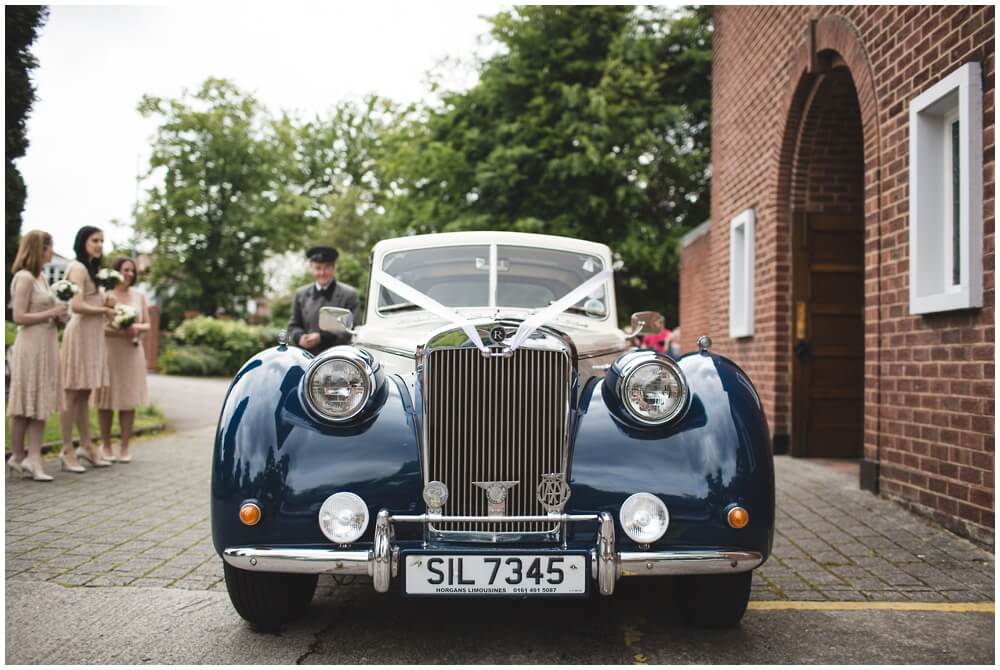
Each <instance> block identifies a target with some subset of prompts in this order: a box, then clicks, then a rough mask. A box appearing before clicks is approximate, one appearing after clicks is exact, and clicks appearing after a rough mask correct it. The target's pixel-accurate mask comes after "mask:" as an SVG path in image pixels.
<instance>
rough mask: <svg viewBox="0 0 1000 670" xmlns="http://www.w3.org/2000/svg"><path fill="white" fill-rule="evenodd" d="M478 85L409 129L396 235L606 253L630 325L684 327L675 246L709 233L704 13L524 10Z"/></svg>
mask: <svg viewBox="0 0 1000 670" xmlns="http://www.w3.org/2000/svg"><path fill="white" fill-rule="evenodd" d="M492 23H493V36H494V38H495V39H496V40H497V41H498V42H499V43H500V44H501V45H502V47H503V49H502V51H501V53H499V54H498V55H496V56H493V57H491V58H489V59H488V60H486V61H484V62H483V63H482V64H481V68H480V79H479V82H478V84H477V85H475V86H474V87H472V88H471V89H469V90H467V91H463V92H456V93H449V94H445V95H444V96H443V104H442V105H441V106H440V107H439V108H437V109H433V110H430V111H429V112H428V113H427V115H426V118H424V119H421V120H420V122H419V123H416V124H411V125H409V126H408V127H406V128H403V129H401V130H400V131H399V132H400V133H401V135H397V137H396V138H395V143H396V145H397V146H398V147H399V151H398V152H397V153H396V154H395V156H394V162H393V164H392V166H391V170H390V171H389V172H388V176H389V177H390V178H391V179H392V180H393V181H394V182H395V183H396V184H397V185H398V190H399V195H398V196H397V197H395V198H394V199H393V203H392V207H391V208H389V216H390V220H391V221H392V225H393V228H395V229H396V230H399V231H408V232H416V233H425V232H438V231H448V230H475V229H479V230H481V229H500V230H515V231H524V232H539V233H549V234H556V235H568V236H573V237H580V238H586V239H591V240H597V241H602V242H605V243H607V244H608V245H610V246H611V247H612V248H613V249H614V250H616V251H617V252H618V253H619V254H620V255H621V259H622V261H623V263H624V265H623V267H622V269H621V270H620V271H619V273H618V279H617V281H618V286H617V289H618V294H619V304H620V305H621V309H622V314H620V317H621V318H622V319H624V318H625V317H626V315H627V313H628V312H630V311H633V310H638V309H648V308H652V309H659V310H660V311H662V312H663V313H664V314H665V315H666V316H667V319H668V322H676V318H677V303H676V295H677V279H676V276H677V252H676V248H677V241H678V239H679V237H680V236H681V235H682V234H683V233H684V232H686V231H687V230H688V229H690V228H691V227H692V226H694V225H697V224H698V223H701V222H702V221H703V220H705V219H706V218H707V217H708V207H709V200H708V193H709V149H710V134H709V133H710V131H709V121H710V110H709V105H710V94H711V83H710V73H711V24H710V14H709V10H707V9H691V10H684V11H682V12H680V13H678V14H676V15H672V14H670V13H669V12H668V11H667V10H662V9H657V8H652V9H636V8H632V7H603V6H543V7H518V8H515V9H513V10H511V11H509V12H503V13H501V14H499V15H498V16H496V17H495V18H494V19H493V20H492Z"/></svg>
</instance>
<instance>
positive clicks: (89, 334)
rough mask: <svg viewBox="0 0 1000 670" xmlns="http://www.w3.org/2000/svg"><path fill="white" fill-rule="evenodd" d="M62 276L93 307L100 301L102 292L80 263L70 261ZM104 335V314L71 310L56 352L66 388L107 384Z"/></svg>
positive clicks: (100, 305)
mask: <svg viewBox="0 0 1000 670" xmlns="http://www.w3.org/2000/svg"><path fill="white" fill-rule="evenodd" d="M66 279H68V280H70V281H71V282H73V283H74V284H76V285H77V286H78V287H79V288H80V290H81V291H82V292H83V300H84V301H85V302H86V303H88V304H90V305H93V306H95V307H102V306H103V305H104V293H103V292H102V291H99V290H98V289H97V285H96V284H94V281H93V280H92V279H91V278H90V274H89V273H88V272H87V268H85V267H84V266H83V263H81V262H79V261H72V262H71V263H70V264H69V265H67V266H66ZM70 310H72V304H71V306H70ZM104 339H105V338H104V314H79V313H74V314H73V316H72V317H71V318H70V320H69V324H67V325H66V332H64V333H63V341H62V350H61V351H60V352H59V354H60V362H61V363H62V378H63V387H64V388H65V389H66V390H72V389H96V388H100V387H102V386H107V384H108V365H107V356H106V355H105V353H104Z"/></svg>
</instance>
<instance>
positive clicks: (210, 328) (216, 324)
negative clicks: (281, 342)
mask: <svg viewBox="0 0 1000 670" xmlns="http://www.w3.org/2000/svg"><path fill="white" fill-rule="evenodd" d="M276 341H277V329H276V328H271V327H267V326H251V325H248V324H246V323H244V322H242V321H230V320H221V319H213V318H211V317H207V316H198V317H195V318H193V319H188V320H186V321H184V322H183V323H181V325H180V326H178V327H177V329H176V330H175V331H174V334H173V341H172V342H171V343H169V344H167V346H165V347H164V351H163V353H162V354H161V355H160V369H161V370H163V372H164V373H166V374H187V375H234V374H236V372H237V371H238V370H239V369H240V367H241V366H242V365H243V364H244V363H245V362H246V361H247V359H249V358H251V357H252V356H254V355H255V354H256V353H257V352H259V351H261V350H262V349H266V348H267V347H270V346H272V345H274V344H275V343H276Z"/></svg>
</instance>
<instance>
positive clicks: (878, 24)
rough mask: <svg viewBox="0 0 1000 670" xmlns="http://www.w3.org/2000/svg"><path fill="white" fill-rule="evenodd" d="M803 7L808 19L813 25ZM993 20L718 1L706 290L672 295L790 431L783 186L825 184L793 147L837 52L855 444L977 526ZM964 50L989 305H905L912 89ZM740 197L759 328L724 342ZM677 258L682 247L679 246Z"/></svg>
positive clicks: (989, 517) (988, 360)
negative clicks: (859, 260)
mask: <svg viewBox="0 0 1000 670" xmlns="http://www.w3.org/2000/svg"><path fill="white" fill-rule="evenodd" d="M810 19H818V21H816V23H814V24H813V27H812V28H810ZM994 30H995V27H994V10H993V8H992V7H960V6H948V7H927V6H891V7H887V6H881V7H877V6H866V7H775V8H770V7H721V8H718V9H716V12H715V47H714V49H715V52H714V72H713V82H714V84H713V94H712V97H713V101H712V102H713V139H712V169H713V187H712V230H711V233H710V238H711V239H710V245H709V246H710V251H709V253H710V256H711V263H710V266H709V267H710V269H701V273H704V274H707V275H708V277H707V278H706V279H704V280H702V281H704V284H705V286H706V287H707V288H708V290H709V292H710V295H711V296H713V298H714V299H712V300H709V301H706V303H705V307H704V309H705V310H706V312H707V313H706V315H704V316H702V317H697V316H695V317H691V314H692V312H691V303H690V302H688V303H686V305H687V307H685V302H684V301H683V298H682V306H681V310H682V311H681V326H682V331H683V332H684V337H685V341H686V342H687V341H688V340H689V336H690V335H692V334H693V333H692V332H691V329H688V327H687V323H686V322H687V320H688V319H689V318H694V319H695V321H696V322H697V320H698V318H701V319H705V320H707V323H708V324H709V326H708V332H709V334H710V335H711V336H712V337H713V339H714V341H715V346H714V349H715V350H716V351H719V352H722V353H725V354H727V355H729V356H731V357H732V358H734V359H735V360H736V361H737V362H738V363H739V364H740V365H741V366H743V367H744V369H746V370H747V371H748V373H749V374H750V375H751V377H752V378H753V380H754V383H755V384H756V385H757V388H758V389H759V391H760V393H761V397H762V400H763V401H764V403H765V407H766V409H767V412H768V418H769V421H770V424H771V428H772V431H773V432H774V433H788V432H789V431H790V417H791V396H790V378H791V368H790V363H789V360H790V358H789V357H790V349H791V337H790V336H791V327H792V320H791V301H790V295H791V249H790V242H789V228H788V226H789V220H790V216H791V211H792V207H793V205H794V204H795V203H793V197H794V196H796V195H800V196H801V195H802V194H805V197H806V198H807V199H808V197H809V196H808V194H809V193H811V192H812V193H813V201H811V202H810V201H808V200H807V201H802V200H801V199H800V200H799V204H803V203H804V204H805V205H806V206H811V205H813V204H816V205H819V206H824V207H825V206H827V205H829V204H830V203H833V202H835V201H836V200H837V198H829V199H826V200H823V198H822V197H821V198H820V200H816V197H817V196H822V192H821V191H815V189H812V188H809V187H808V186H805V187H801V184H802V177H803V175H801V174H800V175H795V174H793V167H794V166H795V165H796V164H797V161H796V160H795V158H796V156H795V152H796V147H797V140H798V139H799V133H800V131H801V130H802V129H803V123H804V120H805V123H808V122H809V118H808V116H809V110H810V109H811V108H812V102H813V100H814V98H815V97H816V96H820V95H823V91H822V89H821V88H819V89H817V85H818V84H817V82H818V81H819V80H820V79H821V77H822V76H824V73H825V75H829V74H830V73H832V72H836V68H837V67H838V66H846V67H847V68H848V69H849V71H850V74H851V79H852V82H853V85H854V88H855V90H856V93H857V98H858V111H859V112H860V123H861V127H862V135H863V148H862V155H863V161H864V175H863V182H862V185H861V188H863V201H864V215H865V457H866V459H868V460H870V461H878V462H879V463H880V464H881V470H880V486H881V491H882V492H883V493H884V494H886V495H889V496H891V497H894V498H898V499H902V500H905V501H908V502H910V503H912V504H913V505H915V506H919V507H920V508H921V509H925V510H927V511H929V512H931V513H932V514H934V515H935V516H937V518H939V520H941V521H943V522H944V523H946V524H948V525H949V526H950V527H952V528H954V529H956V530H958V531H960V532H963V533H966V534H968V535H971V536H975V537H978V538H980V539H982V540H985V541H987V542H992V541H993V523H994V517H993V512H994V495H993V494H994V491H993V472H994V462H993V444H994V418H993V413H994V384H993V379H994V346H993V342H994V330H993V324H994V312H993V310H994V221H995V219H994V204H995V202H994V195H993V194H994V189H995V181H994V166H995V160H994V113H995V107H994V90H995V88H994V80H995V45H994V37H993V35H994ZM969 61H977V62H979V63H980V64H981V66H982V70H983V232H984V242H983V265H984V277H983V289H984V295H983V300H984V305H983V307H982V309H977V310H964V311H958V312H950V313H946V314H938V315H932V316H910V315H909V284H908V276H907V274H908V268H909V265H908V263H909V258H908V229H907V217H908V208H909V194H908V160H909V158H908V139H909V134H908V122H909V103H910V101H911V100H913V98H915V97H916V96H917V95H919V94H920V93H921V92H923V91H924V90H926V89H927V88H929V87H930V86H931V85H933V84H934V83H936V82H937V81H939V80H940V79H941V78H943V77H944V76H946V75H947V74H950V73H951V72H952V71H954V70H955V69H956V68H957V67H959V66H960V65H962V64H963V63H965V62H969ZM831 68H832V69H831ZM840 83H841V84H843V82H840ZM840 94H843V90H841V91H840ZM798 163H801V161H798ZM806 179H807V182H808V175H806ZM793 184H794V185H795V190H794V191H793ZM830 195H834V194H832V193H831V194H830ZM843 200H845V201H846V200H850V201H851V202H857V199H856V198H854V197H851V198H849V199H848V198H844V199H843ZM747 207H753V208H755V210H756V220H757V223H756V244H755V252H756V271H755V286H756V298H755V300H756V301H755V305H754V310H755V319H754V321H755V324H754V327H755V331H754V335H753V337H750V338H741V339H739V340H735V341H734V340H730V339H729V338H728V337H727V334H728V295H729V291H728V256H729V235H728V232H729V227H728V223H729V221H730V219H731V218H732V217H733V216H734V215H736V214H737V213H739V212H740V211H742V210H743V209H746V208H747ZM685 253H698V252H697V250H695V251H693V252H692V251H690V250H689V251H687V252H685ZM684 267H686V268H691V267H694V263H693V262H692V261H689V260H688V259H685V261H684ZM698 267H699V268H701V267H703V266H701V265H700V264H699V266H698ZM685 281H686V280H685V279H684V278H683V276H682V285H683V283H684V282H685Z"/></svg>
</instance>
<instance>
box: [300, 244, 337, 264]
mask: <svg viewBox="0 0 1000 670" xmlns="http://www.w3.org/2000/svg"><path fill="white" fill-rule="evenodd" d="M337 255H338V254H337V250H336V249H334V248H333V247H328V246H324V245H322V244H319V245H316V246H314V247H309V248H308V249H307V250H306V258H308V259H309V260H311V261H316V262H317V263H336V262H337Z"/></svg>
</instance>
